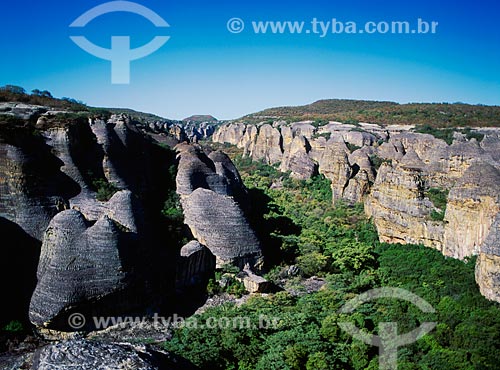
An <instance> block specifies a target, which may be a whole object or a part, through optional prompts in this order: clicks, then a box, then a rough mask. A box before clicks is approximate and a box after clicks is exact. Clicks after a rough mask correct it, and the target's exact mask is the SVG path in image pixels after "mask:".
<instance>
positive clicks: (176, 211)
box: [161, 190, 184, 222]
mask: <svg viewBox="0 0 500 370" xmlns="http://www.w3.org/2000/svg"><path fill="white" fill-rule="evenodd" d="M161 213H162V214H163V216H165V217H166V218H167V219H168V220H170V221H173V222H182V221H183V220H184V214H183V212H182V206H181V201H180V198H179V195H178V194H177V193H176V191H175V190H169V192H168V193H167V199H166V200H165V203H164V204H163V209H162V211H161Z"/></svg>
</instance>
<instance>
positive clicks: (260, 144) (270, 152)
mask: <svg viewBox="0 0 500 370" xmlns="http://www.w3.org/2000/svg"><path fill="white" fill-rule="evenodd" d="M250 151H251V153H250V155H251V157H252V159H254V160H264V161H265V162H266V163H268V164H274V163H277V162H279V161H281V156H282V154H283V151H282V147H281V135H280V132H279V131H278V129H276V128H274V127H272V126H271V125H269V124H264V125H262V126H261V127H260V129H259V135H258V136H257V140H256V142H255V145H254V146H253V148H251V150H250Z"/></svg>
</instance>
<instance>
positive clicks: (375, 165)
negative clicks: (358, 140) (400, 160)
mask: <svg viewBox="0 0 500 370" xmlns="http://www.w3.org/2000/svg"><path fill="white" fill-rule="evenodd" d="M370 162H371V163H372V165H373V168H374V169H375V171H378V170H379V168H380V166H382V163H388V164H392V160H390V159H383V158H380V157H379V156H378V155H376V154H372V155H370Z"/></svg>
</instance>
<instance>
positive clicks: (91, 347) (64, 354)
mask: <svg viewBox="0 0 500 370" xmlns="http://www.w3.org/2000/svg"><path fill="white" fill-rule="evenodd" d="M70 368H71V369H81V370H109V369H134V370H154V369H158V370H159V369H164V370H169V369H172V370H173V369H186V370H187V369H194V368H195V367H194V366H193V365H191V364H190V363H189V362H188V361H186V360H184V359H180V358H175V357H174V356H169V354H167V353H165V352H157V351H153V350H151V349H150V348H148V347H146V346H144V345H142V346H141V345H134V346H133V345H130V344H123V343H103V342H96V341H91V340H70V341H65V342H60V343H56V344H51V345H48V346H45V347H43V348H40V349H39V350H38V351H37V352H36V353H35V355H34V356H33V366H32V369H33V370H64V369H70Z"/></svg>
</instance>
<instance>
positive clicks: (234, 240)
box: [182, 188, 262, 268]
mask: <svg viewBox="0 0 500 370" xmlns="http://www.w3.org/2000/svg"><path fill="white" fill-rule="evenodd" d="M182 206H183V209H184V217H185V223H186V224H187V225H188V226H189V228H190V229H191V232H192V233H193V235H194V237H195V238H196V239H197V240H198V241H199V242H200V243H201V244H203V245H206V246H207V248H208V249H210V251H211V252H212V254H214V255H215V256H216V259H217V266H222V265H224V264H227V263H231V264H234V265H236V266H240V267H241V268H243V266H244V265H245V263H249V264H250V266H252V267H257V268H258V267H259V265H260V264H261V263H262V254H261V247H260V243H259V241H258V240H257V238H256V236H255V234H254V232H253V231H252V229H251V228H250V226H249V225H248V222H247V220H246V218H245V215H244V214H243V212H242V210H241V209H240V207H239V206H238V204H237V203H236V202H235V201H234V199H233V198H232V197H230V196H225V195H221V194H218V193H215V192H214V191H211V190H207V189H203V188H198V189H196V190H195V191H193V192H192V193H191V194H190V195H189V196H187V197H184V199H183V200H182Z"/></svg>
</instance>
